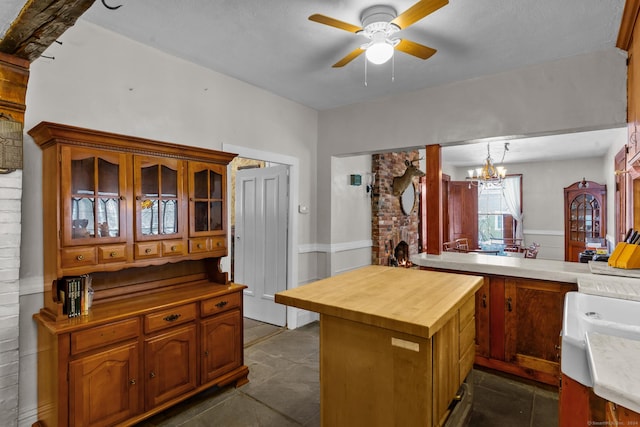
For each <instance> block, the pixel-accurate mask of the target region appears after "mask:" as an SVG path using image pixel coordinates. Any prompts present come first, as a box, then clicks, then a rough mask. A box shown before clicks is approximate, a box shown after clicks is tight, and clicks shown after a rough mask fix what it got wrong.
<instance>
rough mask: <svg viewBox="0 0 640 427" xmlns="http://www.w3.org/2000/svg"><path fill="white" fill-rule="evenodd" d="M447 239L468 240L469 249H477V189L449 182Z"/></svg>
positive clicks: (462, 183)
mask: <svg viewBox="0 0 640 427" xmlns="http://www.w3.org/2000/svg"><path fill="white" fill-rule="evenodd" d="M448 193H449V201H448V211H449V239H450V240H455V239H461V238H467V239H469V248H470V249H472V248H477V247H478V187H474V186H471V188H469V183H468V182H464V181H449V191H448Z"/></svg>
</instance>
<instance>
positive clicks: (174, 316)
mask: <svg viewBox="0 0 640 427" xmlns="http://www.w3.org/2000/svg"><path fill="white" fill-rule="evenodd" d="M180 316H181V315H180V314H170V315H168V316H167V317H163V318H162V320H164V321H166V322H175V321H176V320H178V319H179V318H180Z"/></svg>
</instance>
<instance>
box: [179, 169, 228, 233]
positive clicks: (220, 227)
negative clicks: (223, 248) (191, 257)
mask: <svg viewBox="0 0 640 427" xmlns="http://www.w3.org/2000/svg"><path fill="white" fill-rule="evenodd" d="M188 169H189V237H203V236H214V235H224V234H225V232H226V229H227V211H226V207H225V197H226V193H227V191H226V187H227V169H226V167H225V166H222V165H214V164H210V163H202V162H189V166H188Z"/></svg>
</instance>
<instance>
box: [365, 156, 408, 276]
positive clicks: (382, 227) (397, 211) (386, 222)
mask: <svg viewBox="0 0 640 427" xmlns="http://www.w3.org/2000/svg"><path fill="white" fill-rule="evenodd" d="M418 155H419V153H418V151H408V152H398V153H384V154H374V155H373V156H371V161H372V165H371V170H372V172H374V173H375V174H376V182H375V184H374V187H373V200H372V206H371V239H372V241H373V247H372V251H371V258H372V259H371V263H372V264H374V265H389V258H390V256H393V255H394V249H395V247H396V246H397V245H398V243H400V242H402V241H404V242H405V243H406V244H407V245H408V246H409V255H414V254H417V253H418V225H419V217H418V200H419V197H418V196H417V195H416V204H415V205H414V209H413V211H412V212H411V214H410V215H405V214H404V212H402V208H401V206H400V197H398V196H394V195H393V178H394V177H396V176H401V175H402V174H404V172H405V170H406V169H407V166H406V165H405V163H404V162H405V160H415V159H417V158H418ZM413 182H414V184H415V186H416V191H417V190H418V188H419V187H418V178H414V179H413Z"/></svg>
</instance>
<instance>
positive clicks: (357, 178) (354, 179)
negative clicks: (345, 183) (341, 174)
mask: <svg viewBox="0 0 640 427" xmlns="http://www.w3.org/2000/svg"><path fill="white" fill-rule="evenodd" d="M349 185H357V186H360V185H362V175H349Z"/></svg>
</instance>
